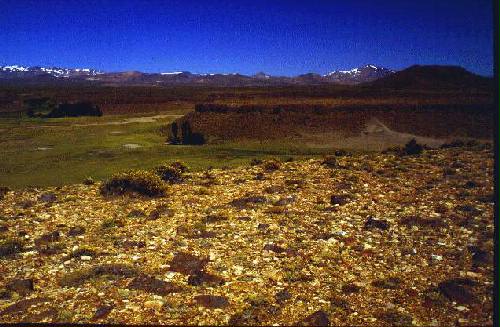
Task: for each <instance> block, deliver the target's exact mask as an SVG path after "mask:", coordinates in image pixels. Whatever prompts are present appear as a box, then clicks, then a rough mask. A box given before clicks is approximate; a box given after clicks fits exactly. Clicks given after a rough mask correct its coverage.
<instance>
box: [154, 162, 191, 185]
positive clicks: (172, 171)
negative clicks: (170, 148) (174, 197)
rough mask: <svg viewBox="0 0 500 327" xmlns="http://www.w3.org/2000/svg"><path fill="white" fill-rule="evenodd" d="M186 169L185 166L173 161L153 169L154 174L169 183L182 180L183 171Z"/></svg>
mask: <svg viewBox="0 0 500 327" xmlns="http://www.w3.org/2000/svg"><path fill="white" fill-rule="evenodd" d="M186 170H187V167H186V166H185V165H184V164H182V163H180V162H175V163H173V164H170V165H169V164H162V165H160V166H157V167H156V168H155V169H154V172H155V174H156V175H158V176H159V177H160V178H161V180H163V181H164V182H169V183H179V182H182V180H183V173H184V171H186Z"/></svg>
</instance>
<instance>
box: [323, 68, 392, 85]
mask: <svg viewBox="0 0 500 327" xmlns="http://www.w3.org/2000/svg"><path fill="white" fill-rule="evenodd" d="M393 73H394V71H393V70H390V69H387V68H384V67H377V66H375V65H371V64H369V65H365V66H363V67H357V68H353V69H351V70H336V71H333V72H330V73H328V74H326V75H324V76H323V77H325V78H326V79H328V80H329V81H330V82H333V83H339V84H360V83H367V82H372V81H374V80H377V79H379V78H382V77H385V76H388V75H391V74H393Z"/></svg>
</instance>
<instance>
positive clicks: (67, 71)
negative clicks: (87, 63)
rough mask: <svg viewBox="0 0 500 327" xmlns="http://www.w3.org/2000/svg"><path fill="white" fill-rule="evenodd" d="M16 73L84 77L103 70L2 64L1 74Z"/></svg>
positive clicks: (0, 67)
mask: <svg viewBox="0 0 500 327" xmlns="http://www.w3.org/2000/svg"><path fill="white" fill-rule="evenodd" d="M9 74H16V75H17V76H15V77H34V76H40V75H49V76H52V77H57V78H59V77H66V78H69V77H82V76H96V75H100V74H103V73H102V72H100V71H98V70H95V69H90V68H60V67H39V66H33V67H25V66H20V65H11V66H0V75H3V76H4V77H5V75H9Z"/></svg>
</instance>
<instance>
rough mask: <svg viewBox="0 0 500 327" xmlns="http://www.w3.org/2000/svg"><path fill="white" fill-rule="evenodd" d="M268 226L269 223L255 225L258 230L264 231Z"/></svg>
mask: <svg viewBox="0 0 500 327" xmlns="http://www.w3.org/2000/svg"><path fill="white" fill-rule="evenodd" d="M268 228H269V224H263V223H260V224H258V225H257V229H258V230H260V231H266V230H267V229H268Z"/></svg>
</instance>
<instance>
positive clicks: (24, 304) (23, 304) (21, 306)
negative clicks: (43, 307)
mask: <svg viewBox="0 0 500 327" xmlns="http://www.w3.org/2000/svg"><path fill="white" fill-rule="evenodd" d="M50 301H51V299H49V298H46V297H37V298H32V299H25V300H21V301H18V302H16V303H14V304H11V305H9V306H8V307H6V308H4V309H3V310H2V311H0V316H4V315H10V314H13V313H19V312H24V311H26V310H28V309H29V308H30V307H32V306H34V305H37V304H40V303H46V302H50Z"/></svg>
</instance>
